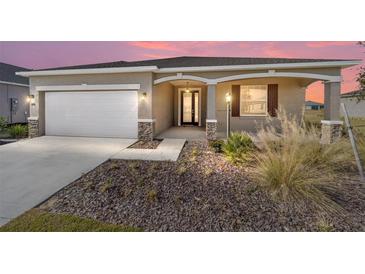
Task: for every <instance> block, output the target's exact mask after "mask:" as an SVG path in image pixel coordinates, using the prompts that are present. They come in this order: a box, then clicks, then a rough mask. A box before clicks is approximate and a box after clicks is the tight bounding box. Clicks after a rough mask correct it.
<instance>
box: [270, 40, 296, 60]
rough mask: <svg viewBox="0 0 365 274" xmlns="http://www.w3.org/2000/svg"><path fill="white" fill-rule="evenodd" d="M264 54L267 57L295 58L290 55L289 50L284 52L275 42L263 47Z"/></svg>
mask: <svg viewBox="0 0 365 274" xmlns="http://www.w3.org/2000/svg"><path fill="white" fill-rule="evenodd" d="M263 53H264V54H265V56H267V57H277V58H293V55H292V54H290V53H289V52H288V51H287V50H283V49H281V48H280V47H278V46H277V44H276V43H275V42H268V43H267V44H266V45H265V46H264V47H263Z"/></svg>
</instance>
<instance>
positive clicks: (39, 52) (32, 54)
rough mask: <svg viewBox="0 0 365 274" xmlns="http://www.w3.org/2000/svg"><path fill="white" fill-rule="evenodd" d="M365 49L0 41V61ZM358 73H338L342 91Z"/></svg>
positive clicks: (355, 52) (323, 53)
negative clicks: (341, 76) (340, 77)
mask: <svg viewBox="0 0 365 274" xmlns="http://www.w3.org/2000/svg"><path fill="white" fill-rule="evenodd" d="M364 50H365V48H364V47H360V46H359V45H357V44H356V42H351V41H325V42H318V41H303V42H285V41H282V42H272V41H271V42H254V41H175V42H174V41H130V42H127V41H125V42H123V41H119V42H118V41H114V42H113V41H109V42H107V41H105V42H91V41H85V42H76V41H75V42H67V41H64V42H47V41H43V42H42V41H41V42H37V41H30V42H6V41H5V42H0V62H5V63H10V64H14V65H18V66H24V67H28V68H34V69H39V68H49V67H56V66H68V65H79V64H90V63H102V62H112V61H117V60H125V61H135V60H143V59H156V58H167V57H175V56H183V55H185V56H187V55H191V56H235V57H281V58H324V59H326V58H328V59H362V60H364V62H363V64H362V65H363V66H365V53H364ZM357 73H358V68H357V67H354V68H348V69H344V70H343V72H342V75H343V79H344V81H343V83H342V92H348V91H351V90H355V89H357V83H356V81H355V78H356V74H357ZM307 98H308V99H311V100H315V101H323V85H322V84H321V83H320V82H316V83H314V84H312V85H311V86H309V87H308V92H307Z"/></svg>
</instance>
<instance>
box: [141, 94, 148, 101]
mask: <svg viewBox="0 0 365 274" xmlns="http://www.w3.org/2000/svg"><path fill="white" fill-rule="evenodd" d="M146 98H147V92H143V93H142V97H141V100H143V101H145V100H146Z"/></svg>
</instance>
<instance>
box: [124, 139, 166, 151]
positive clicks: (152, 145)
mask: <svg viewBox="0 0 365 274" xmlns="http://www.w3.org/2000/svg"><path fill="white" fill-rule="evenodd" d="M161 142H162V140H159V139H154V140H152V141H138V142H135V143H134V144H132V145H131V146H129V147H128V148H140V149H156V148H157V147H158V145H159V144H160V143H161Z"/></svg>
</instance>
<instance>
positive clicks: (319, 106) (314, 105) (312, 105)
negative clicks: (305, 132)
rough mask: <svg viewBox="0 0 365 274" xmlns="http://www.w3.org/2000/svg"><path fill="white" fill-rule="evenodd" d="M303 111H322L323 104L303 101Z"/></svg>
mask: <svg viewBox="0 0 365 274" xmlns="http://www.w3.org/2000/svg"><path fill="white" fill-rule="evenodd" d="M305 109H307V110H320V109H324V104H322V103H318V102H314V101H305Z"/></svg>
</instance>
